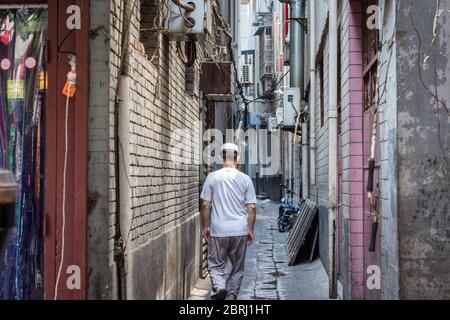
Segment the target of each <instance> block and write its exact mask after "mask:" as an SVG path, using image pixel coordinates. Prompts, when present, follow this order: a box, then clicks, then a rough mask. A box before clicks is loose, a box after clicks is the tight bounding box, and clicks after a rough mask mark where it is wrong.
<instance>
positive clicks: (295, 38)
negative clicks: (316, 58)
mask: <svg viewBox="0 0 450 320" xmlns="http://www.w3.org/2000/svg"><path fill="white" fill-rule="evenodd" d="M290 10H291V13H290V15H291V16H290V19H291V20H292V21H291V22H290V26H291V29H290V30H291V31H290V57H289V59H290V70H291V71H290V85H291V87H293V88H300V108H302V105H303V103H302V101H303V100H302V99H303V96H304V88H305V69H304V61H305V58H304V57H305V27H304V22H305V20H304V18H305V0H291V2H290ZM301 111H303V110H301ZM295 148H297V146H295V145H292V158H291V161H292V168H293V170H292V171H291V177H292V178H291V189H292V190H294V179H295V174H294V172H295V169H294V166H295V164H294V160H295ZM294 192H297V191H295V190H294Z"/></svg>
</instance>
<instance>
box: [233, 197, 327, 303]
mask: <svg viewBox="0 0 450 320" xmlns="http://www.w3.org/2000/svg"><path fill="white" fill-rule="evenodd" d="M278 206H279V204H277V203H274V202H267V201H261V202H260V203H259V204H258V211H257V222H256V226H255V243H254V244H253V245H252V246H250V248H249V249H248V251H247V258H246V264H245V275H244V280H243V282H242V287H241V292H240V294H239V299H241V300H263V299H264V300H265V299H268V300H271V299H280V300H317V299H328V276H327V274H326V271H325V269H324V267H323V265H322V262H321V261H320V260H319V259H316V260H315V261H313V263H302V264H298V265H295V266H292V267H289V266H288V265H287V260H288V259H287V254H286V248H285V243H286V237H287V233H280V232H278V228H277V221H276V219H277V215H278Z"/></svg>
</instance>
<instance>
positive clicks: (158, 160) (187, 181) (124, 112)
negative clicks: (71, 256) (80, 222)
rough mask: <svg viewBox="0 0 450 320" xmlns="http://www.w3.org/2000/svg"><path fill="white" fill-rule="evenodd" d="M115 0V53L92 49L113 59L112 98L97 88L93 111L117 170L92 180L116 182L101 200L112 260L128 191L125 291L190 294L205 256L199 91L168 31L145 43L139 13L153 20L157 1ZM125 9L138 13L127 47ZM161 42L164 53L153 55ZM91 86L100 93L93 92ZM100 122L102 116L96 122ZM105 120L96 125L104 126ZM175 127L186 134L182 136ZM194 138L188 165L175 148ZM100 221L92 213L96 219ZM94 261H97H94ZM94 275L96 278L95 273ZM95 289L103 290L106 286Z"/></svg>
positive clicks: (148, 295)
mask: <svg viewBox="0 0 450 320" xmlns="http://www.w3.org/2000/svg"><path fill="white" fill-rule="evenodd" d="M98 2H100V1H98ZM107 3H109V4H110V7H109V10H110V11H109V12H103V11H102V12H98V15H99V16H100V15H101V14H104V15H105V16H106V17H107V19H108V20H109V26H107V28H106V30H107V31H106V33H109V36H110V37H109V39H106V40H105V39H103V40H104V42H105V43H106V44H107V46H108V48H107V52H104V50H101V51H100V50H99V51H95V50H92V51H91V56H92V61H93V65H94V66H95V62H98V65H99V66H102V69H103V65H102V63H105V65H108V62H109V66H108V67H109V70H108V71H107V75H108V77H109V79H108V82H109V83H108V85H107V88H106V89H105V88H103V87H102V88H101V89H102V90H103V91H105V90H106V91H107V93H108V94H107V96H106V97H104V96H103V95H101V96H99V97H98V98H97V97H94V96H93V97H92V98H93V99H92V100H91V104H93V105H94V106H95V104H96V103H98V104H99V105H101V108H99V109H98V114H97V113H95V112H96V111H95V110H96V109H93V110H92V117H91V120H92V121H91V126H90V132H92V134H91V136H92V140H93V141H94V140H95V139H96V138H98V140H101V142H98V143H94V142H93V143H92V149H95V148H96V146H97V145H98V146H100V145H101V147H102V149H101V151H102V152H101V156H99V157H100V158H101V159H100V160H102V161H105V162H106V163H109V169H108V172H102V173H101V177H99V179H101V180H98V181H97V182H96V181H95V180H94V177H92V178H91V179H90V183H91V184H92V186H93V187H94V186H97V185H107V186H108V190H103V189H105V188H103V189H102V190H101V192H100V191H99V193H101V195H100V199H102V200H101V207H97V210H102V211H101V212H102V213H101V215H102V217H103V218H104V216H105V215H107V216H108V217H109V223H108V227H109V233H108V234H109V239H107V240H108V256H109V264H110V265H111V266H112V267H113V266H114V261H113V238H114V235H115V230H116V223H117V221H118V220H117V219H118V217H117V216H116V205H117V202H116V201H117V200H120V227H121V233H122V238H123V240H124V243H125V246H126V282H127V286H126V287H127V288H126V289H127V297H128V298H132V299H174V298H177V299H182V298H185V297H187V296H188V295H189V293H190V290H191V288H192V287H193V285H194V283H195V281H196V280H197V279H198V275H199V264H200V259H199V256H200V231H199V229H200V215H199V208H198V198H199V188H200V181H199V174H200V172H199V170H200V168H199V155H200V150H199V146H198V143H197V142H198V141H199V129H200V128H199V126H200V123H199V115H200V101H199V100H200V99H199V97H198V96H195V95H193V96H191V95H189V94H187V93H186V92H185V66H184V65H183V63H182V62H181V61H180V59H179V58H178V55H177V53H176V48H175V42H169V41H168V39H167V38H166V37H163V36H161V37H159V39H160V41H155V43H154V45H153V46H152V43H151V40H150V39H151V38H148V37H146V38H143V39H142V41H143V42H144V43H145V45H142V44H141V43H140V40H141V39H140V35H141V32H139V31H140V29H141V24H140V21H141V20H143V21H144V23H143V28H147V27H148V21H149V20H151V19H152V17H154V16H155V10H156V8H157V7H155V6H154V4H155V1H153V0H145V1H144V0H142V1H139V0H137V1H136V5H134V6H133V3H134V1H123V0H114V1H110V2H108V1H107ZM107 3H106V7H108V6H107ZM141 5H142V6H141ZM98 7H100V5H99V6H98ZM102 8H103V7H102ZM124 10H126V14H125V16H126V17H130V18H131V22H130V27H129V28H130V29H129V37H128V39H127V40H126V41H125V43H126V47H125V48H121V45H120V44H121V41H122V38H121V36H122V34H123V33H124ZM99 11H101V10H100V9H99ZM127 19H128V18H127ZM142 34H144V33H142ZM155 39H158V37H157V38H155ZM107 40H109V42H108V41H107ZM98 43H99V44H100V40H99V41H98ZM102 49H104V48H102ZM123 49H125V50H126V60H125V61H126V64H125V68H124V76H123V77H120V78H121V79H123V80H124V81H126V82H123V83H126V84H127V85H121V86H119V87H120V88H122V91H121V92H120V95H119V101H120V104H119V115H120V116H119V136H120V143H119V146H120V147H119V150H117V151H118V153H119V156H120V159H121V161H120V163H119V164H117V163H116V160H115V159H116V148H115V132H114V127H115V120H116V119H115V116H114V115H115V93H116V88H117V87H118V86H117V84H118V81H119V66H120V57H121V55H122V50H123ZM200 49H201V48H199V51H201V50H200ZM152 50H153V51H152ZM155 50H157V54H156V59H154V60H153V61H152V62H150V58H151V57H153V53H154V52H155ZM105 60H106V61H105ZM107 60H109V61H107ZM197 68H198V66H197ZM95 70H96V69H95V68H94V69H93V72H95ZM100 76H103V74H100ZM93 79H95V76H94V77H93ZM96 80H97V79H96ZM121 83H122V82H121ZM124 88H125V89H126V90H124ZM92 92H93V95H94V94H95V91H94V90H92ZM99 93H101V91H99ZM95 101H98V102H95ZM96 116H99V118H98V119H96ZM101 119H102V120H103V122H101ZM98 122H101V123H100V124H98V125H97V123H98ZM100 125H101V128H98V130H99V131H98V130H97V129H96V126H100ZM177 130H183V131H177ZM97 131H98V135H96V132H97ZM174 132H179V134H178V135H174V134H173V133H174ZM186 137H190V138H191V139H192V140H191V141H192V142H193V144H192V145H191V147H190V148H188V149H185V150H184V152H182V153H179V154H177V155H180V156H181V158H182V159H183V161H184V162H185V164H180V163H176V162H174V161H172V158H171V154H172V151H173V150H174V149H176V147H177V145H179V144H180V143H181V142H182V139H183V138H186ZM100 160H99V161H95V162H92V163H91V165H90V169H91V172H93V173H94V172H95V170H96V168H98V167H99V165H100ZM117 166H118V167H119V177H117V174H116V169H117ZM99 175H100V171H99ZM108 177H109V178H108ZM116 179H119V180H118V181H119V184H118V185H119V187H120V198H119V199H116V183H117V180H116ZM99 215H100V214H99ZM97 225H98V224H97V223H95V221H93V223H92V226H93V228H94V227H96V226H97ZM99 231H100V230H96V229H95V230H94V229H93V230H92V234H91V235H90V238H91V239H94V238H95V237H96V235H97V234H98V232H99ZM105 233H107V232H105ZM92 267H93V268H94V269H95V268H98V266H97V265H96V263H95V261H94V260H93V261H92ZM112 267H111V269H112ZM92 284H93V285H94V286H97V287H98V285H95V283H94V282H92ZM92 290H99V291H102V290H104V288H100V289H98V288H97V289H92ZM93 295H94V294H93Z"/></svg>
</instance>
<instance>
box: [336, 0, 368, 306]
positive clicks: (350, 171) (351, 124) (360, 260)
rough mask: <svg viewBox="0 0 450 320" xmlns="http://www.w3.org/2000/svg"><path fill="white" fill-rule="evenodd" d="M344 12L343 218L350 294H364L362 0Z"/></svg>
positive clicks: (351, 3) (354, 1)
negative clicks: (347, 226)
mask: <svg viewBox="0 0 450 320" xmlns="http://www.w3.org/2000/svg"><path fill="white" fill-rule="evenodd" d="M342 5H343V8H342V11H341V12H342V15H341V20H340V24H341V28H342V29H341V55H342V58H341V63H342V67H341V70H342V74H341V96H342V100H341V103H342V113H341V128H342V131H341V138H340V140H341V144H340V148H341V155H342V158H341V159H339V161H340V162H341V165H342V173H343V174H342V185H341V186H340V188H339V190H340V193H341V194H340V198H341V199H342V214H343V218H344V219H347V221H348V222H349V228H348V229H349V230H348V231H349V234H347V235H344V236H346V237H348V245H349V248H346V249H347V250H348V252H349V257H348V258H349V259H350V261H349V265H350V281H351V283H350V284H349V286H350V291H351V293H350V297H349V298H352V299H363V298H364V236H363V232H364V228H363V220H364V215H363V203H364V168H363V166H364V159H363V131H362V124H363V117H362V116H363V91H362V90H363V83H364V82H363V77H362V73H363V65H362V64H363V61H362V60H363V59H362V18H361V17H362V10H361V1H359V0H349V1H344V2H343V4H342Z"/></svg>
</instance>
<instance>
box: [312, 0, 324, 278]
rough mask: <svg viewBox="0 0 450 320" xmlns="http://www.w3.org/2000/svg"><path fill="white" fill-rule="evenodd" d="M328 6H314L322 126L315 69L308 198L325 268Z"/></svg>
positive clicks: (317, 75) (322, 4)
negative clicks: (314, 211) (311, 179)
mask: <svg viewBox="0 0 450 320" xmlns="http://www.w3.org/2000/svg"><path fill="white" fill-rule="evenodd" d="M324 11H325V12H327V11H328V7H327V5H326V4H324V3H322V2H321V3H320V5H319V3H317V5H316V12H317V16H319V17H321V18H319V19H318V21H317V26H318V27H317V29H316V41H317V42H318V50H319V51H318V52H319V55H318V57H317V58H316V62H317V63H320V62H321V61H322V58H320V57H322V56H323V84H324V85H323V99H324V101H323V107H324V110H323V112H324V124H323V127H321V125H320V124H321V122H320V105H321V103H320V101H321V95H320V81H321V80H320V79H321V77H322V75H321V74H320V72H319V68H317V70H316V114H315V115H314V116H315V117H316V128H314V130H316V131H315V133H316V150H315V154H316V172H315V174H316V185H315V186H311V192H310V197H311V199H312V200H313V201H315V202H316V203H317V204H318V205H319V219H320V221H319V227H320V230H319V237H320V238H319V249H320V257H321V259H322V262H323V265H324V266H325V268H326V269H328V206H329V205H328V119H327V118H328V91H329V90H328V37H327V34H328V31H327V26H328V24H326V17H327V15H326V14H324Z"/></svg>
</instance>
